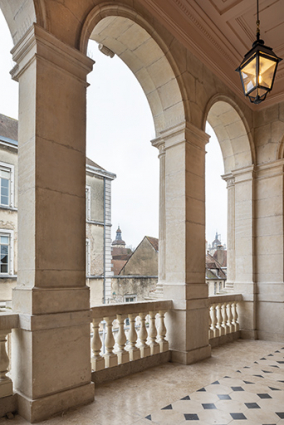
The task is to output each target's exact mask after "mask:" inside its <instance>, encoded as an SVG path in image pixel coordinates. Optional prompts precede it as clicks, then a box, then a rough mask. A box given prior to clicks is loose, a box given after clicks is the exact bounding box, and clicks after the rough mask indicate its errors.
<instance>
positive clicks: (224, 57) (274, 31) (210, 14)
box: [141, 0, 284, 109]
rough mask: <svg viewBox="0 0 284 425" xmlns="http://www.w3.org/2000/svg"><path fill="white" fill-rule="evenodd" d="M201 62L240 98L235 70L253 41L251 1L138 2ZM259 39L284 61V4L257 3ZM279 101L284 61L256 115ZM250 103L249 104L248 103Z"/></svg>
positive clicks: (283, 93) (280, 0) (279, 0)
mask: <svg viewBox="0 0 284 425" xmlns="http://www.w3.org/2000/svg"><path fill="white" fill-rule="evenodd" d="M141 1H142V3H144V5H145V6H146V7H147V8H148V9H149V10H151V12H152V13H153V14H154V15H155V16H156V17H157V18H158V19H159V20H160V21H161V22H162V23H163V24H164V25H165V26H166V27H167V28H168V29H169V30H170V31H171V32H172V33H173V34H174V35H175V36H176V37H177V38H178V39H179V40H180V41H181V42H182V43H183V44H184V45H185V46H186V47H187V48H188V49H189V50H190V51H192V53H194V54H195V55H196V56H197V57H198V58H199V59H200V60H202V61H203V62H204V63H205V64H206V65H207V66H208V67H209V68H210V69H211V70H212V71H213V72H215V73H216V74H217V75H219V76H220V77H221V79H222V80H223V81H224V82H225V83H226V84H227V85H229V86H230V87H231V89H232V90H233V91H234V92H235V93H237V94H238V95H239V96H242V97H244V95H243V91H242V87H241V82H240V77H239V75H238V73H237V72H235V69H236V68H237V67H238V66H239V64H240V62H241V61H242V59H243V57H244V55H245V53H247V51H248V50H249V49H250V48H251V45H252V43H253V42H254V40H255V39H256V35H255V34H256V0H141ZM259 9H260V34H261V38H262V39H263V40H264V42H265V44H266V45H267V46H269V47H272V48H273V50H274V52H275V53H276V54H277V56H280V57H282V58H283V59H284V0H259ZM280 101H284V60H283V61H282V62H280V64H279V67H278V72H277V76H276V80H275V83H274V87H273V90H272V92H271V93H269V95H268V96H267V99H266V101H265V102H263V103H262V104H261V105H257V106H255V105H251V107H252V108H253V109H254V108H257V109H260V108H265V107H268V106H270V105H272V104H274V103H277V102H280ZM248 102H249V101H248Z"/></svg>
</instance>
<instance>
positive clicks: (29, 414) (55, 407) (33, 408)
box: [17, 382, 95, 423]
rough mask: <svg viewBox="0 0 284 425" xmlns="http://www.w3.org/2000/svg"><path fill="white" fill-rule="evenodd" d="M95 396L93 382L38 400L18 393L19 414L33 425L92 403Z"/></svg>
mask: <svg viewBox="0 0 284 425" xmlns="http://www.w3.org/2000/svg"><path fill="white" fill-rule="evenodd" d="M94 396H95V386H94V383H93V382H90V383H88V384H86V385H82V386H80V387H76V388H72V389H70V390H67V391H62V392H60V393H57V394H53V395H50V396H47V397H43V398H40V399H37V400H31V399H29V398H27V397H26V396H24V395H23V394H20V393H18V394H17V399H18V413H19V415H20V416H22V417H23V418H24V419H26V420H27V421H29V422H31V423H35V422H40V421H43V420H45V419H48V418H50V417H51V416H53V415H55V414H57V413H60V412H63V411H65V410H67V409H69V408H71V407H72V408H73V407H76V406H81V405H84V404H89V403H92V402H93V401H94Z"/></svg>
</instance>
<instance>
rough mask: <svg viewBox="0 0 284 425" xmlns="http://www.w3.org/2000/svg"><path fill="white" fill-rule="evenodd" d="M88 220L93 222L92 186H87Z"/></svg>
mask: <svg viewBox="0 0 284 425" xmlns="http://www.w3.org/2000/svg"><path fill="white" fill-rule="evenodd" d="M86 220H91V186H86Z"/></svg>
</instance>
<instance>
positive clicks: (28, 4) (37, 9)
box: [0, 0, 47, 45]
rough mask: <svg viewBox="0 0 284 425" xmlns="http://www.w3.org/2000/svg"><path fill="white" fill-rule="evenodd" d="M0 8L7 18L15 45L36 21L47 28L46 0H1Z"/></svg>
mask: <svg viewBox="0 0 284 425" xmlns="http://www.w3.org/2000/svg"><path fill="white" fill-rule="evenodd" d="M0 8H1V10H2V12H3V15H4V17H5V19H6V22H7V25H8V27H9V30H10V33H11V36H12V39H13V42H14V45H15V44H17V43H18V41H20V39H21V38H22V37H23V35H24V34H25V33H26V31H27V30H28V29H29V28H30V27H31V26H32V25H33V24H34V23H38V24H39V25H41V26H42V27H43V28H45V29H47V28H46V26H47V19H46V13H45V3H44V0H39V1H34V0H13V1H9V0H0Z"/></svg>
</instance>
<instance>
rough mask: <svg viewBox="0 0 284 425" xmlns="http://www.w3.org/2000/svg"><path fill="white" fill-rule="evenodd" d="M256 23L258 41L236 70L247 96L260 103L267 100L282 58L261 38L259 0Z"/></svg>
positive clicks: (253, 101)
mask: <svg viewBox="0 0 284 425" xmlns="http://www.w3.org/2000/svg"><path fill="white" fill-rule="evenodd" d="M256 24H257V32H256V37H257V38H256V41H255V42H254V43H253V45H252V49H251V50H250V51H249V52H248V53H247V54H246V55H245V57H244V60H243V61H242V63H241V64H240V66H239V67H238V68H237V69H236V71H238V72H239V73H240V77H241V82H242V85H243V90H244V93H245V96H248V97H249V100H250V101H251V102H252V103H255V104H258V103H261V102H262V101H263V100H265V98H266V95H267V93H268V92H270V91H271V89H272V87H273V83H274V79H275V75H276V70H277V66H278V63H279V62H280V61H281V60H282V59H281V58H279V57H278V56H276V55H275V53H274V52H273V50H272V49H271V47H267V46H265V44H264V41H263V40H260V31H259V24H260V22H259V12H258V0H257V22H256Z"/></svg>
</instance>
